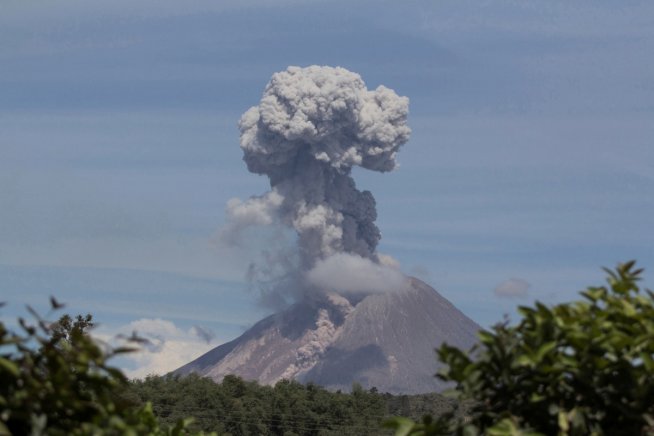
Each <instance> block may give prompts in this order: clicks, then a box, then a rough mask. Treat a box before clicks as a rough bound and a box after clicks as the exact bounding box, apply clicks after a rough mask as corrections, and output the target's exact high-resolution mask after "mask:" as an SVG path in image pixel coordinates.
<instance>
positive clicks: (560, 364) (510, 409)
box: [388, 261, 654, 435]
mask: <svg viewBox="0 0 654 436" xmlns="http://www.w3.org/2000/svg"><path fill="white" fill-rule="evenodd" d="M634 265H635V262H633V261H632V262H628V263H625V264H620V265H618V267H617V268H616V270H615V271H611V270H607V269H605V271H606V272H607V273H608V286H599V287H589V288H588V289H586V290H585V291H584V292H581V296H582V297H583V299H582V300H581V301H576V302H573V303H569V304H559V305H555V306H553V307H548V306H546V305H544V304H541V303H536V304H535V306H534V307H520V308H519V311H520V314H521V315H522V319H521V321H520V322H519V323H518V324H517V325H515V326H510V325H508V324H507V323H503V324H499V325H497V326H495V327H494V328H493V329H492V330H491V331H483V332H481V333H480V343H479V345H478V346H476V347H475V348H473V350H472V351H471V352H464V351H462V350H459V349H457V348H455V347H451V346H449V345H443V346H442V347H441V348H440V349H439V350H438V356H439V358H440V359H441V361H443V362H444V363H445V364H446V365H447V367H446V369H445V370H444V371H442V372H441V373H440V374H439V377H440V378H442V379H443V380H446V381H451V382H455V383H456V389H455V392H456V393H457V394H458V395H459V397H460V398H463V399H466V398H468V399H473V400H474V401H475V403H474V406H473V408H472V410H471V411H470V416H469V417H468V418H467V419H465V420H460V421H453V420H448V419H445V418H442V419H440V420H431V418H429V417H428V418H427V420H425V421H424V422H422V423H414V422H412V421H410V420H407V419H402V418H400V419H395V420H393V421H391V422H389V424H388V425H389V426H390V427H392V428H394V429H395V430H396V434H398V435H399V434H402V435H409V434H411V435H437V434H447V433H448V432H454V433H457V434H465V435H476V434H489V435H518V434H522V435H539V434H543V435H555V434H558V435H589V434H590V435H639V434H654V294H653V293H652V292H651V291H649V290H643V289H641V288H640V287H639V286H638V282H639V281H640V275H641V273H642V270H640V269H635V268H634Z"/></svg>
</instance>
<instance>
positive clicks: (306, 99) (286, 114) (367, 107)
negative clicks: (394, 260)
mask: <svg viewBox="0 0 654 436" xmlns="http://www.w3.org/2000/svg"><path fill="white" fill-rule="evenodd" d="M408 105H409V100H408V98H406V97H400V96H398V95H397V94H396V93H395V92H394V91H392V90H390V89H388V88H386V87H384V86H379V87H378V88H377V89H375V90H368V89H367V88H366V85H365V83H364V82H363V80H362V79H361V77H360V76H359V75H358V74H355V73H353V72H350V71H348V70H346V69H344V68H340V67H336V68H332V67H321V66H310V67H307V68H299V67H289V68H288V69H287V70H286V71H283V72H279V73H276V74H273V76H272V78H271V80H270V82H269V83H268V85H267V86H266V88H265V90H264V93H263V97H262V98H261V102H260V103H259V105H258V106H254V107H252V108H250V109H249V110H248V111H246V112H245V113H244V114H243V116H242V117H241V120H240V122H239V128H240V131H241V141H240V142H241V148H242V149H243V153H244V156H243V159H244V161H245V162H246V164H247V167H248V169H249V170H250V171H251V172H253V173H256V174H262V175H266V176H268V178H269V179H270V186H271V191H270V192H268V193H266V194H264V195H263V196H258V197H252V198H250V199H249V200H247V201H245V202H242V201H240V200H237V199H233V200H230V202H229V203H228V205H227V215H228V225H227V226H226V228H225V229H224V230H223V236H224V238H225V239H226V240H230V239H232V240H235V239H237V238H238V234H239V233H240V232H242V231H243V230H244V229H245V228H247V227H250V226H253V225H264V226H268V225H281V226H283V227H287V228H292V229H294V231H295V233H296V234H297V254H298V256H297V265H296V268H297V271H305V272H306V271H310V270H312V269H313V268H314V267H320V268H323V269H324V268H326V266H330V265H332V264H331V263H329V262H330V261H329V260H328V258H330V257H331V256H335V255H341V254H343V253H345V254H348V255H350V256H349V257H343V256H341V257H336V258H335V259H336V260H333V261H331V262H332V263H338V262H340V263H348V265H351V264H355V265H358V266H360V267H362V266H363V265H364V262H363V261H364V260H365V262H366V263H365V265H366V267H367V268H368V270H369V269H370V268H369V267H370V265H375V266H378V267H379V268H382V269H383V268H384V267H383V266H381V264H380V261H379V256H378V254H377V253H376V247H377V244H378V243H379V240H380V238H381V234H380V231H379V229H378V228H377V226H376V225H375V220H376V218H377V211H376V207H375V206H376V205H375V199H374V197H373V196H372V194H371V193H370V192H369V191H359V190H358V189H357V188H356V185H355V183H354V180H353V178H352V176H351V172H352V167H353V166H355V165H357V166H360V167H362V168H366V169H370V170H373V171H381V172H385V171H391V170H392V169H394V168H395V167H396V165H397V163H396V156H397V152H398V150H399V149H400V147H401V146H402V145H403V144H404V143H405V142H406V141H407V140H408V139H409V134H410V129H409V127H408V126H407V125H406V119H407V114H408ZM358 259H361V260H358ZM321 262H322V263H321ZM325 262H326V263H325ZM287 272H288V271H287ZM313 282H314V283H315V282H316V280H313Z"/></svg>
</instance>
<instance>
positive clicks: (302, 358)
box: [175, 278, 479, 393]
mask: <svg viewBox="0 0 654 436" xmlns="http://www.w3.org/2000/svg"><path fill="white" fill-rule="evenodd" d="M477 330H479V326H477V324H475V323H474V322H473V321H472V320H470V319H469V318H467V317H466V316H465V315H463V314H462V313H461V312H460V311H459V310H458V309H456V308H455V307H454V306H453V305H452V304H451V303H450V302H449V301H447V300H446V299H445V298H443V297H442V296H441V295H440V294H438V292H436V291H435V290H434V289H433V288H431V287H430V286H429V285H427V284H425V283H424V282H422V281H420V280H418V279H415V278H410V279H409V280H407V284H406V286H405V287H404V289H401V290H398V291H397V292H391V293H384V294H373V295H369V296H367V297H366V298H364V299H363V300H361V301H360V302H358V303H356V304H354V303H353V302H351V300H348V299H346V298H345V297H343V296H341V295H338V294H329V295H326V296H322V297H317V298H315V299H313V300H307V301H303V302H301V303H297V304H295V305H293V306H291V307H289V308H288V309H286V310H285V311H283V312H281V313H279V314H275V315H271V316H269V317H268V318H265V319H263V320H262V321H260V322H258V323H257V324H255V325H254V326H253V327H252V328H251V329H249V330H248V331H247V332H245V333H244V334H243V335H242V336H240V337H238V338H236V339H235V340H233V341H231V342H228V343H226V344H223V345H220V346H218V347H216V348H215V349H213V350H211V351H209V352H208V353H206V354H204V355H203V356H201V357H199V358H198V359H196V360H194V361H192V362H190V363H188V364H187V365H184V366H183V367H181V368H179V369H178V370H176V371H175V373H177V374H188V373H191V372H196V373H198V374H200V375H203V376H207V377H211V378H212V379H214V380H216V381H219V380H221V379H222V378H223V377H224V376H225V375H227V374H235V375H238V376H241V377H243V378H245V379H250V380H257V381H259V382H260V383H264V384H273V383H275V382H277V381H278V380H281V379H283V378H294V379H297V380H300V381H304V382H309V381H311V382H315V383H317V384H320V385H322V386H325V387H327V388H330V389H343V390H347V389H349V388H350V387H351V385H352V383H353V382H358V383H360V384H361V385H362V386H363V387H364V388H371V387H373V386H374V387H376V388H377V389H379V390H380V391H382V392H391V393H421V392H430V391H434V390H439V389H442V388H443V385H442V383H441V382H439V381H438V380H437V379H436V378H435V377H434V373H435V372H436V371H437V368H438V365H437V360H436V355H435V353H434V349H435V348H436V347H438V346H439V345H440V344H441V343H442V342H444V341H446V342H448V343H449V344H452V345H456V346H458V347H459V348H463V349H468V348H470V347H471V346H472V345H473V344H474V343H475V341H476V332H477Z"/></svg>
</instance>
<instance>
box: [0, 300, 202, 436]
mask: <svg viewBox="0 0 654 436" xmlns="http://www.w3.org/2000/svg"><path fill="white" fill-rule="evenodd" d="M51 303H52V307H53V309H55V308H59V307H60V306H61V305H60V304H59V303H57V302H56V300H54V299H52V301H51ZM28 309H29V308H28ZM29 310H30V311H31V312H32V314H33V315H34V317H35V321H34V323H28V322H26V321H25V320H24V319H19V325H20V329H21V330H20V331H19V332H12V331H10V330H8V329H7V328H6V327H5V325H4V323H2V322H0V435H27V434H31V435H43V434H48V435H55V436H56V435H89V434H93V435H146V434H148V435H150V434H151V435H183V434H188V433H189V432H188V430H187V427H188V425H189V424H190V421H188V420H179V421H178V422H177V423H176V424H175V425H174V426H172V427H160V425H159V423H158V421H157V419H156V418H155V415H154V413H153V411H152V408H151V406H150V405H149V404H147V403H145V404H143V405H141V406H140V407H136V406H135V405H134V404H133V403H130V402H129V401H127V400H126V399H125V398H122V397H121V396H120V393H121V391H123V390H124V389H125V388H126V386H127V380H126V378H125V376H124V375H123V374H122V373H121V372H120V371H119V370H118V369H116V368H113V367H111V366H109V365H108V364H107V360H108V359H109V358H111V357H113V356H115V355H117V354H120V353H124V352H129V351H131V349H129V348H121V349H114V350H109V351H105V350H103V349H102V348H101V347H100V346H99V345H98V344H96V343H95V342H94V341H93V340H92V339H91V338H90V337H89V335H88V334H86V333H87V329H88V328H90V327H92V326H93V321H92V317H91V316H90V315H87V316H86V317H81V316H78V317H77V318H76V319H75V320H73V319H72V318H70V317H69V316H67V315H65V316H63V317H61V318H60V319H59V321H58V322H56V323H54V324H50V323H48V322H46V321H45V320H44V319H42V318H41V317H40V316H39V315H38V314H37V313H36V312H35V311H34V310H32V309H29Z"/></svg>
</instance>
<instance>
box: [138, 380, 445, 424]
mask: <svg viewBox="0 0 654 436" xmlns="http://www.w3.org/2000/svg"><path fill="white" fill-rule="evenodd" d="M127 396H128V397H129V399H130V400H131V401H134V402H137V403H145V402H147V401H149V402H151V403H152V407H153V410H154V413H155V415H157V417H158V418H159V420H160V421H161V422H162V423H163V424H172V423H174V422H176V421H178V420H179V419H181V418H185V417H193V418H195V421H194V423H193V424H191V428H195V429H196V430H204V431H215V432H217V433H218V434H219V435H220V434H230V435H255V434H256V435H284V436H291V435H336V434H338V435H379V434H392V432H391V431H389V430H384V429H382V428H381V423H382V422H383V421H384V419H385V418H387V417H389V416H393V415H403V416H410V417H412V418H414V419H419V418H420V417H421V416H423V415H424V414H431V415H434V416H438V415H441V414H443V413H445V412H448V411H452V410H453V409H455V408H457V403H456V402H455V401H454V400H451V399H446V398H444V397H443V396H441V395H439V394H423V395H391V394H382V393H379V392H377V391H376V390H375V389H371V390H364V389H362V388H361V387H360V386H357V385H354V386H353V388H352V391H351V392H350V393H344V392H330V391H328V390H326V389H324V388H322V387H320V386H318V385H314V384H307V385H303V384H301V383H298V382H295V381H287V380H283V381H281V382H279V383H277V384H276V385H275V386H263V385H259V384H258V383H256V382H249V381H244V380H243V379H241V378H238V377H235V376H227V377H225V379H224V380H223V381H222V383H215V382H213V381H211V380H209V379H206V378H201V377H198V376H196V375H189V376H186V377H175V376H161V377H160V376H150V377H147V378H146V379H145V380H135V381H133V382H131V383H130V388H129V391H128V393H127Z"/></svg>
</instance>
